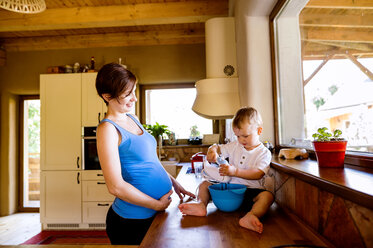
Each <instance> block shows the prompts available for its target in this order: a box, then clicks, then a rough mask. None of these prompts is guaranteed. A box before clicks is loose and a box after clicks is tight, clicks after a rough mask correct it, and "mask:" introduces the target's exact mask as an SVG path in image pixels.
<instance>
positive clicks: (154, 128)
mask: <svg viewBox="0 0 373 248" xmlns="http://www.w3.org/2000/svg"><path fill="white" fill-rule="evenodd" d="M143 127H144V128H145V130H146V131H148V132H149V133H150V134H151V135H153V136H154V138H155V139H156V140H158V137H159V135H161V136H162V138H164V137H163V134H166V135H169V134H170V133H171V131H170V130H169V129H168V126H166V125H160V124H159V123H158V122H156V123H155V125H149V124H143Z"/></svg>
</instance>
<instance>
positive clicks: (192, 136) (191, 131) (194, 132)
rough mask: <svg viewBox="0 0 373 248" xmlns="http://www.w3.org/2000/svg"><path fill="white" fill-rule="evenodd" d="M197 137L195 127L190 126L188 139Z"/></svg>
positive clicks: (197, 133)
mask: <svg viewBox="0 0 373 248" xmlns="http://www.w3.org/2000/svg"><path fill="white" fill-rule="evenodd" d="M199 136H200V132H199V131H198V127H197V125H194V126H192V127H191V128H190V137H191V138H195V137H199Z"/></svg>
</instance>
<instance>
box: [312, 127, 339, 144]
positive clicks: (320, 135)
mask: <svg viewBox="0 0 373 248" xmlns="http://www.w3.org/2000/svg"><path fill="white" fill-rule="evenodd" d="M341 135H342V131H341V130H339V129H336V130H334V132H333V133H330V132H328V128H326V127H322V128H319V129H317V132H316V133H314V134H313V135H312V137H313V138H314V140H315V141H338V140H344V138H341V137H340V136H341Z"/></svg>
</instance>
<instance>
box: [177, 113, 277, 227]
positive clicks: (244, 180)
mask: <svg viewBox="0 0 373 248" xmlns="http://www.w3.org/2000/svg"><path fill="white" fill-rule="evenodd" d="M262 126H263V123H262V118H261V116H260V114H259V112H258V111H257V110H256V109H254V108H248V107H244V108H241V109H239V110H238V111H237V113H236V115H235V117H234V119H233V123H232V127H233V132H234V134H235V135H236V136H237V141H233V142H231V143H229V144H224V145H216V144H215V145H212V146H210V147H209V149H208V151H207V155H206V157H207V160H208V161H209V162H216V160H217V158H218V156H219V155H221V156H223V157H224V158H229V164H222V165H220V167H219V173H220V174H221V175H222V176H230V177H232V179H231V181H230V183H235V184H243V185H246V186H247V190H246V192H245V198H244V203H243V204H242V206H241V208H243V209H247V211H248V213H247V214H246V215H245V216H244V217H242V218H241V219H240V220H239V225H240V226H242V227H244V228H247V229H249V230H252V231H255V232H258V233H262V232H263V224H262V223H261V222H260V220H259V218H260V217H262V216H263V215H264V214H265V213H266V212H267V211H268V209H269V207H270V206H271V205H272V203H273V201H274V196H273V194H272V193H271V192H269V191H267V190H265V187H264V177H265V175H266V174H267V173H268V170H269V164H270V162H271V152H270V151H269V150H268V149H267V148H266V147H265V146H264V145H263V144H262V143H261V142H260V140H259V136H260V134H261V133H262V130H263V127H262ZM210 185H211V183H210V182H208V181H203V182H202V183H201V184H200V185H199V192H198V202H197V203H184V204H180V205H179V210H180V211H181V212H182V213H183V214H185V215H195V216H206V214H207V210H206V208H207V204H208V203H209V201H210V193H209V190H208V187H209V186H210Z"/></svg>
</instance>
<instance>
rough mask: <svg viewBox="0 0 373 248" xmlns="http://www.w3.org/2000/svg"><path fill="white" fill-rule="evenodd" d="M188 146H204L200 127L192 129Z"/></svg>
mask: <svg viewBox="0 0 373 248" xmlns="http://www.w3.org/2000/svg"><path fill="white" fill-rule="evenodd" d="M188 144H190V145H200V144H202V139H201V137H200V132H199V131H198V127H197V126H196V125H194V126H192V127H191V128H190V135H189V139H188Z"/></svg>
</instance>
